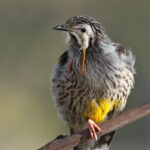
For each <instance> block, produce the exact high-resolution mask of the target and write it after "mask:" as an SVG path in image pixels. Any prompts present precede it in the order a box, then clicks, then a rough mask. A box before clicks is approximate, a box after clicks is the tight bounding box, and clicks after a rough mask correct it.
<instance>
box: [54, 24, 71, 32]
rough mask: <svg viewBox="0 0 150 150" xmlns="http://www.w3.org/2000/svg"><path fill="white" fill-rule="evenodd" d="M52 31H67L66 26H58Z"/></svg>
mask: <svg viewBox="0 0 150 150" xmlns="http://www.w3.org/2000/svg"><path fill="white" fill-rule="evenodd" d="M53 30H60V31H69V30H68V28H67V26H66V25H58V26H56V27H54V28H53Z"/></svg>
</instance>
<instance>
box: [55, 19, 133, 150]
mask: <svg viewBox="0 0 150 150" xmlns="http://www.w3.org/2000/svg"><path fill="white" fill-rule="evenodd" d="M80 24H88V25H89V26H90V27H91V29H92V33H93V34H92V36H91V38H90V39H89V41H88V42H89V45H88V47H87V49H86V62H85V74H84V77H83V76H82V73H81V59H82V58H81V48H82V46H81V43H80V41H78V39H77V38H76V37H75V36H74V35H73V34H72V33H67V34H68V35H69V37H70V39H69V44H70V45H69V49H68V50H67V51H65V52H64V53H63V54H62V55H61V56H60V58H59V62H58V64H57V65H56V67H55V71H54V74H53V78H52V85H53V86H52V87H53V92H54V96H55V99H54V101H55V102H56V106H57V108H58V110H59V112H60V114H61V116H62V118H63V120H65V121H66V122H67V124H68V126H69V128H70V129H72V130H73V131H74V132H76V131H81V130H83V129H84V128H86V127H87V118H85V116H84V115H83V114H84V111H85V109H86V108H87V107H88V106H87V105H88V103H89V101H91V100H93V99H95V101H96V102H97V99H99V98H100V99H109V100H111V101H113V100H115V101H118V104H119V105H118V107H117V108H116V109H115V108H114V107H112V108H111V110H110V111H109V113H108V114H107V115H106V117H105V120H107V119H109V118H111V117H112V116H114V115H116V114H118V113H120V112H121V111H122V110H123V109H124V107H125V105H126V100H127V98H128V95H129V94H130V90H131V89H132V87H133V84H134V76H133V75H134V57H133V56H132V53H131V52H130V51H128V50H126V49H125V48H124V47H123V46H122V45H121V44H118V43H114V42H113V41H112V40H111V39H110V38H109V37H108V36H107V34H106V33H105V31H104V29H103V27H102V26H101V25H100V24H99V23H98V22H97V21H95V19H93V18H91V17H87V16H75V17H72V18H70V19H69V20H68V21H67V22H66V24H65V25H66V26H68V27H69V28H71V27H74V26H76V25H80ZM68 68H69V69H68ZM108 136H109V138H107V139H108V140H106V137H108ZM112 136H113V133H111V134H108V135H107V136H103V137H98V141H94V140H91V141H89V143H86V144H83V145H81V146H79V147H78V149H81V150H83V149H85V150H88V149H89V150H93V149H94V148H95V149H98V148H99V149H100V147H101V148H102V150H103V146H106V144H108V145H109V144H110V142H111V139H112ZM104 144H105V145H104ZM108 147H109V146H108Z"/></svg>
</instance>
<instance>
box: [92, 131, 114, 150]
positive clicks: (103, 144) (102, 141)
mask: <svg viewBox="0 0 150 150" xmlns="http://www.w3.org/2000/svg"><path fill="white" fill-rule="evenodd" d="M114 133H115V131H112V132H111V133H108V134H106V135H103V136H101V137H100V138H99V140H98V141H97V142H96V143H95V144H94V148H93V150H109V148H110V145H111V142H112V139H113V136H114Z"/></svg>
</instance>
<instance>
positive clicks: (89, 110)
mask: <svg viewBox="0 0 150 150" xmlns="http://www.w3.org/2000/svg"><path fill="white" fill-rule="evenodd" d="M120 104H121V103H120V100H110V99H100V98H99V99H97V100H96V99H93V100H91V101H89V102H88V104H87V106H86V108H85V109H84V112H83V115H84V117H85V118H86V119H92V120H93V121H94V122H96V123H99V122H102V121H104V120H105V118H106V116H107V114H108V113H109V112H110V111H111V110H112V109H113V108H115V109H116V110H118V109H119V106H120Z"/></svg>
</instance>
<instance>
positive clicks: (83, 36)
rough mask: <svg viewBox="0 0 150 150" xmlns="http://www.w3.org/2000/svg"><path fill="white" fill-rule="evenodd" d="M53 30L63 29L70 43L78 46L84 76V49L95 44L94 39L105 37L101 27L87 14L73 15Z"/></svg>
mask: <svg viewBox="0 0 150 150" xmlns="http://www.w3.org/2000/svg"><path fill="white" fill-rule="evenodd" d="M53 29H54V30H59V31H65V32H66V33H67V37H68V38H67V39H69V40H67V41H68V43H69V44H70V45H73V46H78V50H79V53H81V51H82V75H83V76H84V65H85V56H86V50H87V48H88V47H90V46H92V45H94V44H95V41H99V40H103V39H107V38H105V36H106V34H105V31H104V29H103V27H102V26H101V25H100V23H98V22H97V21H96V20H95V19H94V18H92V17H88V16H74V17H71V18H70V19H68V20H67V21H66V23H65V24H62V25H58V26H56V27H54V28H53Z"/></svg>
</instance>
